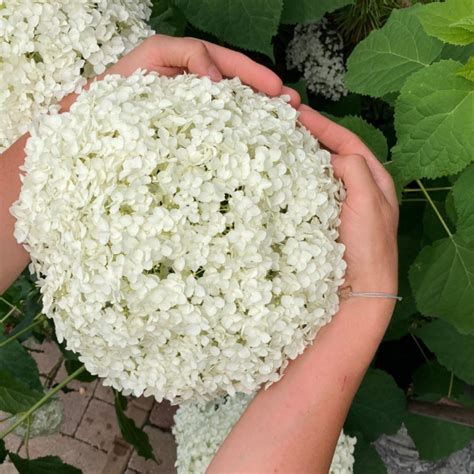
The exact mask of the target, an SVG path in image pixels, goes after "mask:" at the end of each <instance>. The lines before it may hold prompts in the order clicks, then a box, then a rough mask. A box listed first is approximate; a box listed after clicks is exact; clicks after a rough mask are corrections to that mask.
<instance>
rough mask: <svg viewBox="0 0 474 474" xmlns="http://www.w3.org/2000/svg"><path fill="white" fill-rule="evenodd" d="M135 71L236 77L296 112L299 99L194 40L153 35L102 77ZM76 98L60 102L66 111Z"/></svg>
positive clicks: (255, 69) (272, 78)
mask: <svg viewBox="0 0 474 474" xmlns="http://www.w3.org/2000/svg"><path fill="white" fill-rule="evenodd" d="M137 69H146V70H147V71H155V72H157V73H159V74H161V75H165V76H176V75H177V74H181V73H183V72H189V73H193V74H197V75H198V76H208V77H210V78H211V79H212V80H214V81H219V80H220V79H222V78H223V77H229V78H230V77H235V76H238V77H239V78H240V80H241V81H242V82H243V83H244V84H247V85H249V86H250V87H252V88H254V89H255V90H257V91H259V92H263V93H264V94H267V95H269V96H272V97H273V96H279V95H283V94H286V95H289V96H290V98H291V99H290V103H291V105H292V106H293V107H295V108H297V107H298V106H299V105H300V96H299V94H298V92H296V91H295V90H294V89H291V88H289V87H286V86H284V85H283V83H282V80H281V79H280V78H279V77H278V76H277V75H276V74H275V73H274V72H273V71H271V70H270V69H268V68H266V67H265V66H262V65H261V64H258V63H257V62H255V61H253V60H252V59H250V58H249V57H247V56H245V54H242V53H239V52H237V51H232V50H231V49H227V48H224V47H222V46H218V45H216V44H213V43H210V42H208V41H203V40H200V39H196V38H175V37H173V36H165V35H153V36H150V37H149V38H147V39H146V40H144V41H143V42H142V43H140V44H139V45H138V46H137V47H136V48H134V49H133V50H132V51H130V52H129V53H128V54H126V55H125V56H124V57H123V58H122V59H120V61H118V62H117V63H116V64H114V65H113V66H111V67H110V68H109V69H107V71H106V72H105V73H104V74H101V75H100V76H98V77H97V78H96V79H101V78H102V77H104V76H105V75H106V74H121V75H122V76H129V75H130V74H132V73H134V72H135V71H136V70H137ZM76 97H77V95H75V94H71V95H70V96H68V97H66V98H65V99H63V100H62V102H61V106H62V107H61V110H62V111H67V110H68V109H69V107H70V106H71V104H72V103H73V102H74V100H75V99H76Z"/></svg>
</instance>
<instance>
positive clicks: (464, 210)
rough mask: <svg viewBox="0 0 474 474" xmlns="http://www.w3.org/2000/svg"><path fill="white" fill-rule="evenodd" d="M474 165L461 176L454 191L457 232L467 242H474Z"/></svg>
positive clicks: (455, 184)
mask: <svg viewBox="0 0 474 474" xmlns="http://www.w3.org/2000/svg"><path fill="white" fill-rule="evenodd" d="M473 189H474V165H471V166H469V167H468V168H467V169H466V170H464V171H463V173H462V174H461V175H460V176H459V178H458V180H457V181H456V183H454V186H453V189H452V196H453V201H454V207H455V208H456V214H457V216H458V220H457V230H458V234H460V235H462V236H463V238H464V240H465V241H466V242H469V243H471V242H474V199H473Z"/></svg>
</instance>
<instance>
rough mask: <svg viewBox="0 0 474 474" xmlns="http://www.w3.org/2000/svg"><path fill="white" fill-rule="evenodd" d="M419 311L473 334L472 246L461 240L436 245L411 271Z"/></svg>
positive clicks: (446, 240) (446, 241)
mask: <svg viewBox="0 0 474 474" xmlns="http://www.w3.org/2000/svg"><path fill="white" fill-rule="evenodd" d="M410 283H411V287H412V289H413V293H414V295H415V300H416V305H417V307H418V310H419V311H420V312H421V313H422V314H424V315H428V316H437V317H439V318H442V319H444V320H446V321H448V322H450V323H452V324H454V325H455V326H456V327H457V328H458V330H459V331H461V332H463V333H471V334H472V333H474V317H473V314H474V246H473V245H472V244H471V245H470V246H469V245H468V244H466V242H464V240H462V238H461V237H460V236H457V235H455V236H453V237H452V238H446V239H442V240H438V241H436V242H435V243H434V244H433V245H429V246H427V247H425V248H423V250H422V251H421V252H420V254H419V255H418V257H417V258H416V260H415V262H414V263H413V265H412V266H411V268H410Z"/></svg>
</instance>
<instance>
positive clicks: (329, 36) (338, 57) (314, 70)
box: [286, 18, 347, 100]
mask: <svg viewBox="0 0 474 474" xmlns="http://www.w3.org/2000/svg"><path fill="white" fill-rule="evenodd" d="M343 48H344V44H343V42H342V38H341V37H340V35H339V34H338V33H337V31H335V30H333V29H332V28H331V27H330V25H329V23H328V21H327V20H326V18H322V19H321V20H320V21H319V22H317V23H310V24H307V25H297V26H296V28H295V33H294V37H293V39H292V40H291V41H290V44H289V45H288V48H287V50H286V61H287V66H288V68H296V69H298V71H300V72H302V73H303V78H304V79H305V81H306V84H307V87H308V89H309V90H310V91H312V92H314V93H315V94H321V95H322V96H324V97H326V98H328V99H332V100H338V99H340V98H341V96H344V95H346V94H347V89H346V86H345V84H344V76H345V73H346V68H345V65H344V56H343Z"/></svg>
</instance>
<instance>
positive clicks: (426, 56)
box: [346, 7, 443, 97]
mask: <svg viewBox="0 0 474 474" xmlns="http://www.w3.org/2000/svg"><path fill="white" fill-rule="evenodd" d="M417 10H418V7H413V8H403V9H401V10H393V11H392V13H391V15H390V17H389V19H388V21H387V23H386V24H385V25H384V26H383V28H381V29H379V30H375V31H372V32H371V33H370V34H369V36H368V37H367V38H366V39H364V40H363V41H361V42H360V43H359V44H358V45H357V46H356V48H355V49H354V51H353V52H352V54H351V55H350V57H349V59H348V61H347V75H346V85H347V87H348V89H349V90H351V91H353V92H358V93H359V94H366V95H370V96H373V97H382V96H385V95H386V94H388V93H390V92H396V91H399V90H400V88H401V86H402V85H403V83H404V81H405V79H406V78H407V77H408V76H410V74H412V73H413V72H415V71H418V70H420V69H424V68H425V67H427V66H428V65H429V64H431V62H432V61H433V60H434V59H435V58H436V57H437V56H438V55H439V54H440V53H441V50H442V48H443V44H442V43H441V41H438V40H436V39H435V38H431V37H430V36H428V35H427V34H426V33H425V32H424V31H423V28H421V25H420V21H419V19H418V17H417V16H416V11H417Z"/></svg>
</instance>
